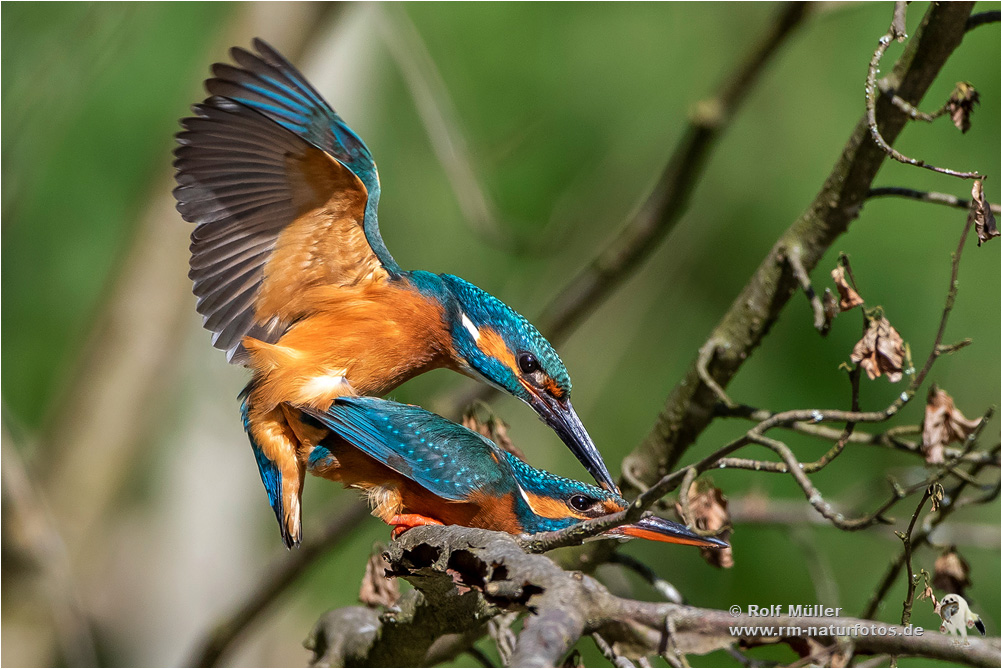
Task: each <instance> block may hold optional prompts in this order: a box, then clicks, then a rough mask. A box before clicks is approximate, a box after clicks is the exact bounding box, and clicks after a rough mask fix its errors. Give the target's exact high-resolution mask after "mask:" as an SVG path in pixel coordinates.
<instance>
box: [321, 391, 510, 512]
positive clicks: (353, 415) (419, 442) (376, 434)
mask: <svg viewBox="0 0 1002 669" xmlns="http://www.w3.org/2000/svg"><path fill="white" fill-rule="evenodd" d="M303 411H305V412H306V413H308V414H309V415H310V416H312V417H313V418H315V419H316V420H318V421H320V422H321V423H322V424H323V425H324V426H325V427H327V428H328V429H330V430H331V431H332V432H334V433H335V434H337V435H339V436H340V437H342V438H344V439H346V440H347V441H348V442H349V443H350V444H351V445H353V446H355V447H356V448H358V449H360V450H361V451H362V452H364V453H366V454H367V455H369V456H370V457H372V458H374V459H376V460H377V461H379V462H381V463H382V464H384V465H386V466H387V467H389V468H390V469H392V470H393V471H395V472H397V473H398V474H401V475H403V476H406V477H407V478H409V479H411V480H413V481H415V482H416V483H418V484H419V485H420V486H421V487H423V488H425V489H426V490H428V491H429V492H431V493H433V494H434V495H436V496H438V497H441V498H443V499H447V500H451V501H457V502H458V501H463V500H467V499H469V498H470V496H471V495H472V493H473V492H475V491H482V490H484V489H485V488H487V489H489V488H490V487H491V486H492V485H493V484H495V483H497V482H499V481H500V480H501V479H502V478H503V476H504V471H505V469H504V468H505V467H508V461H507V459H505V458H504V457H503V451H501V450H500V449H499V448H498V447H497V446H495V445H494V444H493V443H492V442H490V441H488V440H487V439H485V438H484V437H482V436H480V435H479V434H477V433H476V432H473V431H471V430H468V429H466V428H465V427H463V426H462V425H457V424H456V423H453V422H452V421H449V420H447V419H445V418H442V417H441V416H439V415H437V414H433V413H431V412H430V411H426V410H424V409H422V408H421V407H417V406H412V405H409V404H399V403H397V402H392V401H390V400H381V399H377V398H374V397H341V398H338V399H337V400H335V402H334V404H333V405H331V407H330V409H329V410H328V411H327V412H326V413H324V412H320V411H314V410H313V409H308V408H307V409H303ZM318 448H319V447H318Z"/></svg>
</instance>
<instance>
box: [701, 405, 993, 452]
mask: <svg viewBox="0 0 1002 669" xmlns="http://www.w3.org/2000/svg"><path fill="white" fill-rule="evenodd" d="M811 411H813V410H811ZM714 415H716V416H719V417H723V418H743V419H745V420H751V421H754V422H756V423H761V422H763V421H766V420H768V419H769V418H771V417H772V416H775V415H776V414H775V413H773V412H771V411H768V410H767V409H756V408H755V407H751V406H748V405H746V404H739V405H737V406H735V407H733V408H728V407H725V406H724V405H723V404H718V405H717V407H716V408H715V409H714ZM822 415H823V414H822ZM777 427H779V428H783V429H787V430H792V431H794V432H796V433H798V434H804V435H807V436H810V437H816V438H818V439H824V440H826V441H837V440H839V439H840V437H841V435H842V433H843V432H844V430H836V429H834V428H831V427H827V426H825V425H818V424H815V422H814V421H811V422H794V423H789V424H786V425H779V426H777ZM913 434H922V426H921V425H897V426H895V427H891V428H888V429H887V430H884V431H883V432H864V431H861V430H858V429H856V430H854V431H853V433H852V434H851V435H849V439H848V443H850V444H863V445H869V446H881V447H884V448H889V449H893V450H897V451H901V452H902V453H910V454H912V455H917V456H919V457H925V455H924V454H923V453H922V445H921V444H919V443H916V442H913V441H906V440H904V439H902V437H904V436H908V435H913ZM945 453H946V457H948V458H957V457H959V458H960V459H961V461H962V462H983V463H985V464H990V465H993V466H996V467H998V466H999V465H1000V461H999V458H998V457H997V456H995V455H993V454H992V453H990V452H988V451H974V452H971V453H967V454H963V453H962V452H961V449H959V448H947V449H946V450H945Z"/></svg>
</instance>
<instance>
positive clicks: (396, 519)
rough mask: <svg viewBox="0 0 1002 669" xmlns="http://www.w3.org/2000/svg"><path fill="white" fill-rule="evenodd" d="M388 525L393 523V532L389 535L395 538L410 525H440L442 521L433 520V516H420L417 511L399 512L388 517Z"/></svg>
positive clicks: (410, 526) (409, 527)
mask: <svg viewBox="0 0 1002 669" xmlns="http://www.w3.org/2000/svg"><path fill="white" fill-rule="evenodd" d="M390 525H393V533H392V534H391V535H390V536H391V537H392V538H394V539H396V538H397V537H399V536H400V535H401V534H403V533H404V532H406V531H407V530H409V529H411V528H412V527H420V526H421V525H442V521H440V520H435V519H434V518H428V517H427V516H422V515H420V514H417V513H401V514H398V515H396V516H393V517H392V518H390Z"/></svg>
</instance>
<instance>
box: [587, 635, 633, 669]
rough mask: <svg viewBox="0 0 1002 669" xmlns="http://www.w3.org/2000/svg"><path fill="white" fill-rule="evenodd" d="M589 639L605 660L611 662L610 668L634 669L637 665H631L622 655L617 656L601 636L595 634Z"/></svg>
mask: <svg viewBox="0 0 1002 669" xmlns="http://www.w3.org/2000/svg"><path fill="white" fill-rule="evenodd" d="M591 638H592V639H593V640H594V641H595V645H596V646H597V647H598V650H599V652H601V653H602V655H604V656H605V659H607V660H609V662H612V666H614V667H621V669H636V667H637V665H635V664H633V663H632V662H630V661H629V660H627V659H626V658H625V657H623V656H622V655H617V654H616V651H614V650H613V649H612V646H610V645H609V642H608V641H606V640H605V639H603V638H602V635H601V634H599V633H598V632H595V633H594V634H592V635H591Z"/></svg>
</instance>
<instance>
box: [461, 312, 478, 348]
mask: <svg viewBox="0 0 1002 669" xmlns="http://www.w3.org/2000/svg"><path fill="white" fill-rule="evenodd" d="M462 322H463V327H464V328H466V331H467V332H469V333H470V336H471V337H473V341H479V340H480V330H478V329H477V326H476V325H474V324H473V321H471V320H470V317H469V316H467V315H466V314H465V313H464V314H462Z"/></svg>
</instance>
